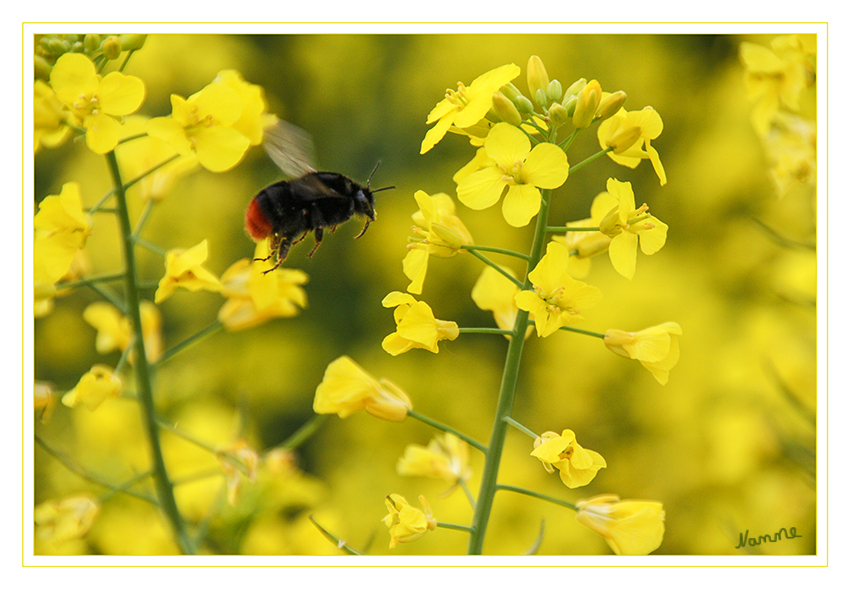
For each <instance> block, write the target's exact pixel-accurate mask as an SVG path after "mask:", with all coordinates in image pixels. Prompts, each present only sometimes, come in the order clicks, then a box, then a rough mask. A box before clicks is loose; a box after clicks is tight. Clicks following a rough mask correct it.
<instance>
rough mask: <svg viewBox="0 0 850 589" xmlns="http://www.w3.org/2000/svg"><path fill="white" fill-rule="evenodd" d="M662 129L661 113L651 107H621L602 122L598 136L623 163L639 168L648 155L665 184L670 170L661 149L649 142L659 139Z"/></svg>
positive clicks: (618, 160) (614, 158)
mask: <svg viewBox="0 0 850 589" xmlns="http://www.w3.org/2000/svg"><path fill="white" fill-rule="evenodd" d="M663 129H664V123H663V122H662V121H661V115H659V114H658V113H657V112H656V111H655V110H653V109H652V107H649V106H647V107H646V108H644V109H643V110H636V111H629V112H627V111H626V110H625V109H622V108H621V109H620V111H619V112H618V113H617V114H615V115H614V116H612V117H611V118H610V119H606V120H604V121H602V123H600V124H599V129H598V130H597V137H598V138H599V145H600V146H602V149H607V148H609V147H612V148H614V151H611V152H609V153H608V156H609V157H610V158H611V159H612V160H614V161H615V162H617V163H618V164H620V165H621V166H626V167H629V168H636V167H637V165H638V164H639V163H640V162H641V160H646V159H648V160H649V161H650V162H652V168H653V169H654V170H655V173H656V174H657V175H658V179H659V180H660V181H661V186H664V185H665V184H667V173H666V172H665V171H664V166H663V165H662V164H661V157H660V156H659V155H658V151H657V150H656V149H655V148H654V147H652V145H650V141H651V140H653V139H657V138H658V136H659V135H661V131H662V130H663Z"/></svg>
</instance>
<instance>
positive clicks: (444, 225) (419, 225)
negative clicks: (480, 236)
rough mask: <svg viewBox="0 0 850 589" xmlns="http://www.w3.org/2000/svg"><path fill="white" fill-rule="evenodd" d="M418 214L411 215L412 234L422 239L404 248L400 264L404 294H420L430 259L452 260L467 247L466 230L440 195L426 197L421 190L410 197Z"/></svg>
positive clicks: (448, 200)
mask: <svg viewBox="0 0 850 589" xmlns="http://www.w3.org/2000/svg"><path fill="white" fill-rule="evenodd" d="M413 197H414V198H415V199H416V203H417V204H418V205H419V210H418V211H417V212H416V213H414V215H413V222H414V223H416V225H415V226H414V227H413V232H414V233H416V234H417V235H419V236H421V237H423V238H424V240H422V241H413V242H412V243H410V244H409V245H408V246H407V250H408V251H407V255H406V256H405V257H404V261H403V262H402V265H403V268H404V274H405V276H407V277H408V278H409V279H410V280H411V283H410V285H409V286H408V287H407V290H408V292H412V293H415V294H421V293H422V285H423V282H424V281H425V275H426V273H427V272H428V259H429V258H430V257H431V256H436V257H439V258H450V257H452V256H456V255H457V254H458V252H460V251H463V250H461V246H462V245H471V244H472V236H471V235H470V234H469V230H468V229H467V228H466V226H465V225H464V224H463V221H461V220H460V219H459V218H458V217H457V216H456V215H455V203H454V201H453V200H452V198H451V197H450V196H449V195H447V194H444V193H442V192H441V193H439V194H435V195H433V196H428V194H426V193H425V192H423V191H422V190H417V191H416V194H414V195H413Z"/></svg>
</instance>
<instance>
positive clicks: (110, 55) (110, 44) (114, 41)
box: [101, 35, 121, 59]
mask: <svg viewBox="0 0 850 589" xmlns="http://www.w3.org/2000/svg"><path fill="white" fill-rule="evenodd" d="M101 47H102V49H103V56H104V57H105V58H106V59H118V56H119V55H121V40H120V39H119V38H118V37H116V36H115V35H111V36H109V37H107V38H106V39H104V40H103V45H101Z"/></svg>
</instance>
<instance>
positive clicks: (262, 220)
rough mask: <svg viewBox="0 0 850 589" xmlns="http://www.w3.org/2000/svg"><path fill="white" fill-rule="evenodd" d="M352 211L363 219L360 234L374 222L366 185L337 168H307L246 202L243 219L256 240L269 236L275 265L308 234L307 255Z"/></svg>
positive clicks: (370, 198)
mask: <svg viewBox="0 0 850 589" xmlns="http://www.w3.org/2000/svg"><path fill="white" fill-rule="evenodd" d="M355 213H356V214H360V215H363V216H364V217H366V224H365V225H364V226H363V230H362V231H361V232H360V234H359V235H357V237H360V236H361V235H363V234H364V233H366V229H367V228H368V227H369V223H371V222H372V221H374V220H375V200H374V198H373V197H372V191H371V190H369V185H368V183H367V185H366V186H361V185H360V184H357V183H356V182H354V181H353V180H351V178H349V177H347V176H343V175H342V174H338V173H336V172H310V173H308V174H305V175H304V176H302V177H300V178H296V179H295V180H283V181H281V182H276V183H274V184H272V185H270V186H267V187H266V188H264V189H263V190H262V191H261V192H260V193H259V194H258V195H257V196H255V197H254V200H252V201H251V204H250V205H249V206H248V211H247V213H246V215H245V221H246V226H247V229H248V232H249V233H250V234H251V236H252V237H253V238H254V239H255V240H257V241H259V240H262V239H265V238H270V240H271V241H270V244H269V254H270V255H275V256H277V265H276V266H275V268H277V267H278V266H280V264H281V263H283V261H284V260H285V259H286V256H287V254H288V253H289V248H290V247H291V246H292V245H293V244H296V243H298V242H299V241H301V240H302V239H304V237H306V236H307V234H308V233H309V232H311V231H313V232H314V235H315V238H316V245H315V247H314V248H313V250H312V251H311V252H310V253H309V254H308V255H309V256H312V255H313V253H314V252H315V251H316V249H318V247H319V245H321V243H322V237H323V235H324V230H325V228H326V227H328V228H330V230H331V232H333V231H334V230H335V229H336V226H337V225H339V224H340V223H343V222H345V221H348V220H349V219H350V218H351V217H352V216H354V214H355ZM273 269H274V268H273Z"/></svg>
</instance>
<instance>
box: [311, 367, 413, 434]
mask: <svg viewBox="0 0 850 589" xmlns="http://www.w3.org/2000/svg"><path fill="white" fill-rule="evenodd" d="M411 409H413V404H412V403H411V402H410V398H409V397H408V396H407V394H406V393H405V392H404V391H403V390H401V389H400V388H398V386H396V385H395V384H393V383H392V382H390V381H389V380H386V379H384V378H382V379H381V380H376V379H375V378H374V377H373V376H372V375H371V374H369V373H368V372H366V371H365V370H363V368H361V367H360V365H359V364H357V363H356V362H355V361H354V360H352V359H351V358H349V357H348V356H341V357H339V358H337V359H336V360H334V361H333V362H331V363H330V364H328V367H327V369H326V370H325V376H324V378H322V382H321V383H320V384H319V386H318V387H317V388H316V396H315V398H314V399H313V411H315V412H316V413H322V414H324V413H336V414H337V415H339V416H340V418H342V419H345V418H346V417H348V416H349V415H351V414H352V413H356V412H357V411H366V413H369V414H370V415H374V416H375V417H379V418H381V419H386V420H387V421H404V418H405V417H407V412H408V411H410V410H411Z"/></svg>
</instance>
